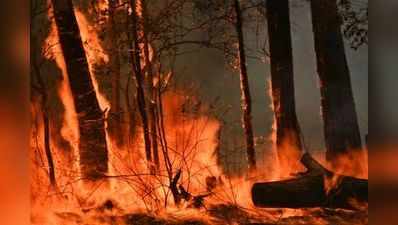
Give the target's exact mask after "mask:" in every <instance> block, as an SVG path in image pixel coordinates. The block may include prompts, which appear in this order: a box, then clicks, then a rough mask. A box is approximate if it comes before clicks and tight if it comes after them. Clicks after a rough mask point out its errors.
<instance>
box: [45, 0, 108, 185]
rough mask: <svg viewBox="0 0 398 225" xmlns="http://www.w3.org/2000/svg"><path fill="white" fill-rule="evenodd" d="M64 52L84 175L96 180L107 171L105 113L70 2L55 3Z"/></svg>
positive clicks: (63, 0) (55, 13)
mask: <svg viewBox="0 0 398 225" xmlns="http://www.w3.org/2000/svg"><path fill="white" fill-rule="evenodd" d="M52 4H53V9H54V17H55V22H56V25H57V30H58V34H59V40H60V44H61V49H62V52H63V56H64V59H65V64H66V70H67V73H68V78H69V83H70V87H71V90H72V96H73V100H74V104H75V108H76V113H77V115H78V122H79V133H80V140H79V152H80V167H81V173H82V176H84V177H86V178H88V179H91V180H95V179H98V178H100V177H101V176H102V175H104V174H105V173H107V171H108V152H107V145H106V138H105V126H104V120H103V112H102V111H101V109H100V106H99V104H98V100H97V97H96V94H95V90H94V87H93V84H92V80H91V77H90V72H89V68H88V63H87V58H86V54H85V51H84V48H83V43H82V39H81V36H80V30H79V27H78V24H77V21H76V17H75V14H74V11H73V4H72V1H71V0H52Z"/></svg>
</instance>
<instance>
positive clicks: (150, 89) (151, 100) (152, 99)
mask: <svg viewBox="0 0 398 225" xmlns="http://www.w3.org/2000/svg"><path fill="white" fill-rule="evenodd" d="M141 3H142V18H143V37H144V54H145V67H146V72H147V80H146V86H147V93H148V94H147V95H148V96H147V97H148V115H149V123H150V132H151V143H152V151H153V160H154V163H155V165H156V167H157V169H159V165H160V163H159V149H158V134H157V128H156V124H157V122H156V111H155V110H156V92H155V90H154V88H155V87H154V86H153V67H152V62H151V60H150V52H149V45H150V43H149V39H148V28H149V23H148V11H147V3H146V1H145V0H141Z"/></svg>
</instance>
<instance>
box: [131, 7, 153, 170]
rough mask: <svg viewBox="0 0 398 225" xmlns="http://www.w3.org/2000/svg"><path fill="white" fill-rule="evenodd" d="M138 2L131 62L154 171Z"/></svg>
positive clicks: (148, 152) (146, 148)
mask: <svg viewBox="0 0 398 225" xmlns="http://www.w3.org/2000/svg"><path fill="white" fill-rule="evenodd" d="M137 4H138V3H137V0H130V5H131V9H132V10H131V11H132V12H131V24H132V28H131V36H132V37H131V38H132V41H130V44H131V49H132V51H131V61H132V65H133V67H134V75H135V82H136V87H137V104H138V110H139V112H140V115H141V120H142V127H143V131H144V133H143V134H144V144H145V155H146V159H147V161H148V163H149V166H150V168H151V169H152V168H153V167H152V165H151V164H152V154H151V136H150V130H149V122H148V115H147V112H146V103H145V90H144V76H143V73H142V66H141V57H142V56H141V48H140V43H141V42H140V40H139V39H140V37H139V36H138V30H139V29H141V28H140V26H139V21H138V13H137V9H138V7H137Z"/></svg>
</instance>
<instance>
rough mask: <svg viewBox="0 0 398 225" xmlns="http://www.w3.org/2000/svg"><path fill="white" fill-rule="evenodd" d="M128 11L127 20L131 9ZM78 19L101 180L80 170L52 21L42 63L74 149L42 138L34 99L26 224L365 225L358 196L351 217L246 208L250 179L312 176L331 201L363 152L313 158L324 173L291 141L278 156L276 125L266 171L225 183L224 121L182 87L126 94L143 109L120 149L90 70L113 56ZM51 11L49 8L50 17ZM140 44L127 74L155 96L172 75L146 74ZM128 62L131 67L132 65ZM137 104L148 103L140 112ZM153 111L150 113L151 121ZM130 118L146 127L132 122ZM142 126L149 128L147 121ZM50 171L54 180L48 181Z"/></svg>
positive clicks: (147, 59)
mask: <svg viewBox="0 0 398 225" xmlns="http://www.w3.org/2000/svg"><path fill="white" fill-rule="evenodd" d="M101 2H103V1H101ZM136 10H138V12H136V13H137V17H138V18H142V17H143V16H144V12H143V10H144V8H143V7H142V6H141V5H140V4H139V7H136ZM129 12H130V13H131V10H130V11H129ZM74 13H75V15H76V19H77V23H78V27H79V28H80V36H81V39H82V43H83V47H84V51H85V54H86V60H87V64H88V65H87V66H88V71H89V75H90V79H89V80H90V83H91V84H92V86H93V90H92V92H95V96H96V99H97V101H98V105H99V108H100V110H101V111H102V112H103V115H101V116H102V117H103V118H101V121H102V120H103V124H102V125H103V128H104V130H106V138H105V139H106V142H104V143H106V150H107V158H106V159H107V160H106V162H105V163H106V164H107V166H106V168H107V172H106V173H104V174H101V176H94V177H90V176H87V173H84V171H82V168H84V166H87V165H83V167H82V164H84V162H82V160H81V159H82V156H81V151H79V150H80V149H79V148H81V146H82V145H81V144H82V143H81V142H82V138H81V137H82V133H81V132H80V131H79V129H82V127H81V126H79V122H81V121H79V119H80V117H82V115H81V114H82V113H80V114H78V113H77V111H76V107H75V106H76V102H75V101H76V100H79V98H76V97H75V98H73V97H74V96H73V93H72V91H71V87H70V86H71V84H70V81H69V77H68V72H67V66H66V62H65V59H64V55H63V53H62V50H61V48H60V47H59V45H58V44H57V43H58V41H59V37H58V36H59V35H60V34H59V33H58V32H57V29H56V25H55V23H52V25H51V29H50V34H49V35H48V37H47V39H46V41H45V46H46V47H50V46H51V48H50V49H49V51H48V52H47V54H46V55H44V57H46V58H47V59H48V60H53V61H55V63H56V65H57V66H58V68H59V70H60V71H61V72H62V78H63V79H62V80H61V81H60V82H59V86H58V95H59V97H60V99H61V101H62V103H63V106H64V109H65V110H64V112H63V113H64V115H63V119H64V121H63V123H62V129H61V131H60V132H61V136H62V137H63V138H64V139H65V140H66V141H67V142H68V143H69V146H70V147H69V148H68V149H69V150H68V151H66V150H65V149H62V146H59V145H55V144H53V143H57V140H54V139H55V138H56V137H57V136H54V135H50V136H48V133H49V131H48V129H47V128H48V123H51V122H52V121H51V120H50V121H48V118H47V119H46V117H45V116H43V118H42V117H41V116H40V115H45V112H46V108H45V107H42V106H41V105H40V101H33V103H32V105H31V115H32V118H34V125H33V126H32V129H31V135H32V137H31V171H32V173H31V200H32V214H31V222H32V224H40V225H52V224H57V225H61V224H68V225H69V224H103V225H108V224H120V225H133V224H134V225H135V224H137V225H146V224H148V225H153V224H155V225H157V224H159V225H161V224H162V225H163V224H165V225H195V224H198V225H202V224H203V225H211V224H242V225H243V224H247V225H249V224H251V225H255V224H257V225H269V224H306V225H307V224H314V225H320V224H325V225H326V224H339V225H344V224H347V225H348V224H358V225H361V224H367V217H368V216H367V205H365V204H364V203H362V202H356V201H355V199H353V200H352V201H350V205H353V207H354V208H355V209H356V210H343V209H327V207H324V208H320V207H312V208H306V207H301V208H299V209H287V208H284V207H271V208H274V209H269V208H268V209H265V208H259V207H256V206H255V204H254V203H253V201H252V198H253V196H252V188H253V185H254V184H255V183H256V182H264V181H267V182H271V181H274V182H278V181H281V180H282V182H283V181H286V180H289V179H291V180H294V179H306V178H305V176H306V175H308V174H309V173H310V174H311V176H310V178H312V177H315V179H316V181H317V183H316V185H318V184H319V186H316V188H317V189H316V190H317V191H319V192H320V194H321V196H322V197H325V196H326V197H325V199H328V197H329V193H334V194H335V193H336V192H338V191H339V189H338V188H339V186H340V184H341V183H342V180H344V179H345V178H346V177H343V176H342V174H344V175H350V176H353V177H359V178H367V166H365V165H367V157H366V156H365V155H366V152H364V151H362V152H360V153H356V152H353V153H352V154H350V155H345V156H341V157H340V158H338V160H337V162H339V163H338V164H334V165H333V166H331V165H328V164H327V163H326V162H324V161H323V160H322V158H323V157H322V156H320V157H319V156H317V157H316V158H317V159H318V161H320V162H322V164H323V165H326V166H325V167H323V166H322V165H320V164H319V165H318V164H315V165H312V167H309V166H308V165H305V163H303V164H302V163H300V158H301V156H302V153H301V152H300V151H298V149H297V148H296V147H293V146H292V144H291V143H293V142H294V141H291V142H288V141H287V142H286V143H282V144H281V145H280V146H279V149H278V152H279V155H278V154H277V151H276V146H275V145H276V144H275V143H276V122H275V123H274V130H273V132H272V134H271V137H270V139H271V141H272V142H273V145H272V146H271V147H270V148H271V149H267V152H268V153H269V154H268V155H267V159H265V160H263V161H264V162H263V163H262V165H260V164H259V165H257V168H256V171H250V172H249V173H247V175H246V176H236V177H231V176H227V175H225V174H224V173H223V170H222V169H221V168H222V165H220V160H219V159H217V155H218V154H217V151H220V146H221V140H220V139H219V137H220V135H219V133H220V129H222V126H221V123H220V121H219V119H218V118H217V117H216V116H213V114H212V113H211V112H210V108H211V107H209V105H207V104H206V103H203V102H202V101H201V100H200V97H199V96H197V95H196V94H192V93H191V92H190V90H187V89H184V88H174V89H172V88H165V89H164V90H161V91H159V93H155V92H153V93H155V94H154V95H151V96H149V97H148V96H147V99H146V98H145V96H141V97H143V99H139V96H140V93H139V92H138V91H137V92H136V93H131V94H130V95H132V96H133V97H137V98H136V99H137V100H136V101H137V102H135V103H134V104H132V106H134V107H138V108H140V109H141V110H142V111H141V112H140V113H141V115H140V116H138V113H137V114H134V115H132V116H131V115H130V114H133V113H131V112H127V113H125V114H129V113H130V114H129V115H130V117H129V118H128V119H127V121H128V122H129V126H130V127H129V128H130V129H131V127H133V128H134V129H131V130H134V133H133V134H131V137H130V138H129V141H126V142H124V144H123V145H120V144H118V143H116V141H115V140H114V136H112V135H110V134H109V132H110V131H109V129H107V128H109V123H108V122H109V119H110V117H111V115H110V113H109V111H108V110H109V108H112V103H111V102H109V101H108V99H107V98H106V96H105V95H104V94H103V93H102V92H101V90H100V87H99V86H100V85H99V84H98V82H97V79H96V76H97V75H98V74H97V71H96V70H95V68H96V65H98V64H106V63H109V60H110V56H108V55H107V53H106V51H105V50H104V49H103V48H102V46H101V45H102V43H101V41H100V39H99V37H98V35H97V34H96V31H95V29H94V28H93V27H92V26H91V25H90V23H89V21H88V20H87V19H86V18H85V16H84V14H83V13H82V12H80V11H79V10H77V9H75V10H74ZM51 14H52V12H51V11H50V16H51ZM132 14H134V13H132ZM135 19H137V18H135ZM136 35H138V36H139V37H140V38H143V39H145V32H142V31H141V30H140V32H138V34H136ZM146 45H147V46H145V44H142V45H137V46H135V48H138V49H139V52H144V53H145V52H146V54H145V56H143V57H140V59H138V60H136V61H135V63H137V64H142V65H141V68H139V67H136V68H134V72H133V73H134V74H135V75H136V78H135V82H136V85H137V90H138V84H139V83H140V80H139V79H138V78H140V77H139V76H137V72H143V73H144V75H145V77H150V76H152V79H149V82H148V81H147V82H146V84H147V85H149V86H151V87H150V88H148V87H144V88H143V89H145V91H147V92H148V93H152V91H153V90H151V88H153V89H155V90H156V91H157V90H160V89H161V87H162V86H168V85H170V84H169V82H170V83H172V81H170V80H171V79H170V77H172V76H173V75H172V72H167V73H165V74H161V72H157V73H156V74H150V73H152V72H154V71H155V69H153V71H152V70H150V69H146V68H147V67H151V66H153V67H154V68H156V67H157V66H159V65H158V62H156V61H154V52H153V51H154V50H153V49H152V47H151V46H150V44H148V43H146ZM135 50H136V51H137V49H135ZM134 53H136V52H134ZM138 56H140V55H139V54H138ZM134 57H137V55H135V56H134ZM134 57H132V58H133V60H134V59H136V58H134ZM141 70H142V71H141ZM150 71H151V72H150ZM159 71H161V70H159ZM144 83H145V82H144ZM170 86H171V85H170ZM141 91H142V92H144V90H141ZM156 94H158V95H156ZM270 95H271V93H270ZM140 101H141V102H140ZM142 101H143V102H144V103H147V104H148V105H149V106H142V105H140V104H142V103H143V102H142ZM144 105H145V104H144ZM129 106H130V105H129V103H128V104H126V106H125V107H121V108H122V110H126V111H128V110H127V108H128V107H129ZM151 106H152V107H154V108H155V110H154V111H153V112H154V113H153V114H152V111H151V110H153V109H151ZM147 107H148V109H147ZM125 108H126V109H125ZM278 110H279V109H277V111H278ZM137 111H138V110H137ZM145 112H147V114H148V115H150V116H149V119H148V118H144V115H143V114H146V113H145ZM148 112H149V113H148ZM278 113H279V112H278ZM83 114H84V113H83ZM136 118H142V120H139V119H137V121H135V120H136ZM131 121H133V122H135V123H132V122H131ZM148 121H149V124H146V123H148ZM90 122H92V121H90ZM153 124H154V125H153ZM151 125H153V126H151ZM83 128H84V127H83ZM148 130H149V131H148ZM153 134H155V135H153ZM287 136H288V135H287ZM292 136H293V135H292ZM94 140H95V139H94ZM91 150H92V149H91ZM148 150H149V151H148ZM49 155H51V157H52V160H46V159H45V158H46V157H47V158H49ZM51 161H52V162H51ZM90 162H91V163H92V161H90ZM353 162H356V163H353ZM98 163H104V162H98ZM52 164H53V165H52ZM351 165H356V166H355V167H352V166H351ZM91 166H93V165H91ZM306 167H307V168H306ZM104 168H105V166H104ZM314 168H316V169H317V171H316V173H315V176H312V174H313V173H312V172H313V171H311V169H314ZM325 168H328V169H325ZM329 170H330V171H329ZM49 171H52V173H54V174H55V175H54V176H55V177H54V176H53V178H52V179H51V176H50V174H51V172H49ZM331 171H333V173H332V172H331ZM49 177H50V179H49ZM349 179H351V178H349ZM318 181H320V182H318ZM350 181H351V180H350ZM311 183H313V182H312V181H311ZM281 190H283V189H281ZM336 190H337V191H336ZM307 193H308V192H307ZM310 194H312V193H311V192H310ZM282 195H283V194H282ZM267 200H268V199H267ZM289 200H290V199H289ZM320 205H323V203H321V204H320ZM325 206H328V205H325Z"/></svg>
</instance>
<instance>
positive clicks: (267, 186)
mask: <svg viewBox="0 0 398 225" xmlns="http://www.w3.org/2000/svg"><path fill="white" fill-rule="evenodd" d="M301 162H302V163H303V165H305V166H306V167H307V169H308V172H307V173H305V174H304V175H301V176H299V177H297V178H293V179H289V180H282V181H274V182H266V183H255V184H254V185H253V187H252V200H253V203H254V205H255V206H258V207H266V208H306V207H329V208H344V209H357V208H358V207H359V208H360V206H361V204H366V203H367V202H368V180H365V179H358V178H355V177H349V176H343V175H339V174H334V173H333V172H331V171H329V170H327V169H325V168H324V167H323V166H322V165H321V164H319V163H318V162H317V161H315V160H314V159H313V158H312V157H311V155H309V154H308V153H306V154H304V155H303V157H302V160H301ZM328 181H329V182H330V181H336V183H335V185H334V186H331V187H328V186H327V185H326V184H327V183H328Z"/></svg>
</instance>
